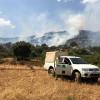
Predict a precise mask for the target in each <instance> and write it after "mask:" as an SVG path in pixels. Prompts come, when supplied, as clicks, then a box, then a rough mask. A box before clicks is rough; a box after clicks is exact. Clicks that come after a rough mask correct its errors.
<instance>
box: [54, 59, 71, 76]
mask: <svg viewBox="0 0 100 100" xmlns="http://www.w3.org/2000/svg"><path fill="white" fill-rule="evenodd" d="M55 69H56V70H55V72H56V74H58V75H69V76H70V75H71V70H72V67H71V63H70V60H69V59H67V58H66V59H65V58H60V59H59V63H58V64H57V65H56V68H55Z"/></svg>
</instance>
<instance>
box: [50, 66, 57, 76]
mask: <svg viewBox="0 0 100 100" xmlns="http://www.w3.org/2000/svg"><path fill="white" fill-rule="evenodd" d="M48 74H49V75H51V76H55V71H54V68H52V67H51V68H49V69H48Z"/></svg>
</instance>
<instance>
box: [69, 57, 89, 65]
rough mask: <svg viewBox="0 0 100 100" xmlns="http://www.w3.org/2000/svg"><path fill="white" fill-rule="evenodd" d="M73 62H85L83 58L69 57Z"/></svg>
mask: <svg viewBox="0 0 100 100" xmlns="http://www.w3.org/2000/svg"><path fill="white" fill-rule="evenodd" d="M70 59H71V61H72V63H73V64H87V62H85V61H84V60H83V59H81V58H70Z"/></svg>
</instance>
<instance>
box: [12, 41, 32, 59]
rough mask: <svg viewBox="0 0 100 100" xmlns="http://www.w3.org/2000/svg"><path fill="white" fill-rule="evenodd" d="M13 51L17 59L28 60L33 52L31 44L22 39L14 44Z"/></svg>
mask: <svg viewBox="0 0 100 100" xmlns="http://www.w3.org/2000/svg"><path fill="white" fill-rule="evenodd" d="M13 53H14V56H15V57H16V58H17V60H26V59H28V58H29V57H30V54H31V44H30V43H27V42H24V41H20V42H16V43H15V44H14V45H13Z"/></svg>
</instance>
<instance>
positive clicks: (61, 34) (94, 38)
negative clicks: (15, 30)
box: [0, 30, 100, 47]
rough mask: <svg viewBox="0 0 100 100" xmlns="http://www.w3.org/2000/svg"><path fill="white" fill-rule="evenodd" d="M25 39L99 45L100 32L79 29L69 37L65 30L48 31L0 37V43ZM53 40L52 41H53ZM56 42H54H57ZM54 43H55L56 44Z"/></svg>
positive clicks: (50, 42) (48, 43)
mask: <svg viewBox="0 0 100 100" xmlns="http://www.w3.org/2000/svg"><path fill="white" fill-rule="evenodd" d="M20 40H23V41H27V42H30V43H31V44H45V43H46V44H47V45H52V44H53V43H54V42H55V41H56V42H57V43H58V42H59V41H63V42H61V43H62V44H64V43H65V42H66V43H65V44H68V45H69V44H70V43H71V42H73V41H74V42H76V43H77V44H79V46H81V47H89V46H100V34H99V32H92V31H88V30H80V32H79V34H78V35H77V36H75V37H73V38H71V39H70V35H69V33H68V32H67V31H58V32H48V33H45V34H44V35H43V36H41V37H36V36H35V35H33V36H28V37H24V36H23V37H15V38H0V43H8V42H12V43H15V42H17V41H20ZM53 41H54V42H53ZM57 43H56V44H57ZM56 44H55V45H56Z"/></svg>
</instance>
